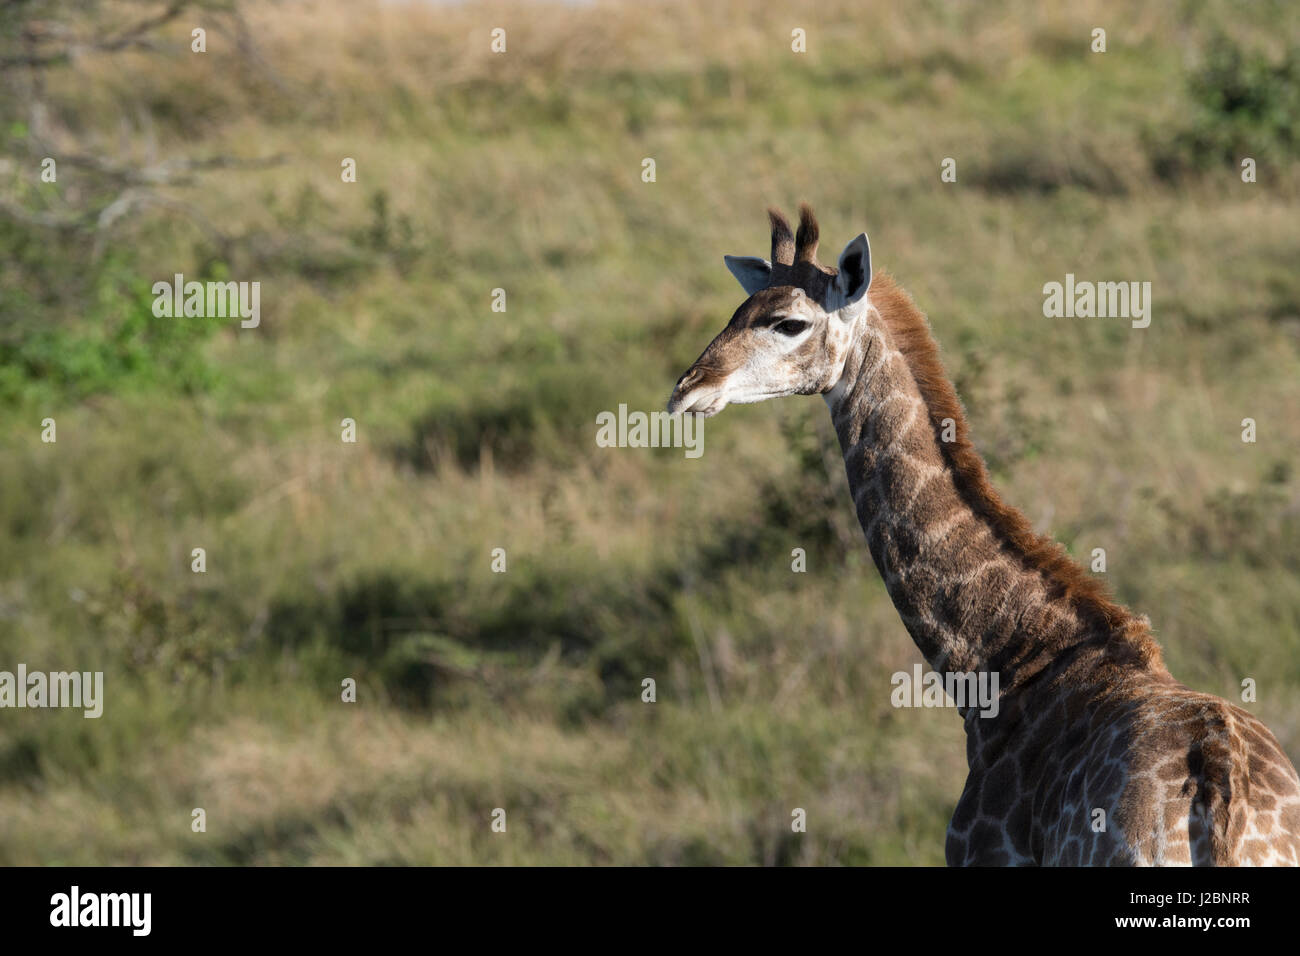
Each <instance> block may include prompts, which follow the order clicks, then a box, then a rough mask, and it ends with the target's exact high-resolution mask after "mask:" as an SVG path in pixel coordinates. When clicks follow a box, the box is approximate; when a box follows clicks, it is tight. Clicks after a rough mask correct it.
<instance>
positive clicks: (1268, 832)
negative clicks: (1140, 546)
mask: <svg viewBox="0 0 1300 956" xmlns="http://www.w3.org/2000/svg"><path fill="white" fill-rule="evenodd" d="M769 218H770V222H771V240H772V241H771V256H770V258H769V259H762V258H759V257H755V256H727V257H726V259H725V262H726V265H727V268H728V269H730V270H731V272H732V274H733V275H734V276H735V277H736V279H737V280H738V281H739V282H740V284H741V286H742V288H744V290H745V292H746V294H747V296H748V298H746V300H745V301H744V302H743V303H742V304H741V306H740V308H738V309H737V310H736V312H735V314H734V315H733V316H732V317H731V321H730V322H728V324H727V325H726V327H725V328H724V329H723V330H722V331H721V332H720V333H719V334H718V335H717V337H716V338H714V340H713V341H712V342H711V343H709V346H708V347H707V348H706V349H705V350H704V353H703V354H702V355H701V356H700V357H699V359H697V360H696V361H695V363H694V364H692V365H691V367H690V368H689V369H687V371H686V373H685V374H684V375H682V377H681V378H680V379H679V380H678V382H677V385H676V387H675V388H674V389H673V393H672V396H671V397H670V399H669V401H668V410H669V411H670V412H674V413H676V412H682V413H695V414H703V415H715V414H717V413H718V412H720V411H721V410H722V409H723V408H724V407H725V406H727V405H728V404H743V403H749V402H759V401H764V400H766V399H769V398H777V397H781V396H785V395H812V394H820V395H822V396H823V397H824V398H825V400H826V403H827V405H828V406H829V408H830V413H831V418H832V421H833V422H834V425H835V430H836V433H837V435H838V437H839V441H840V446H841V448H842V449H843V452H844V465H845V469H846V471H847V473H848V479H849V487H850V489H851V491H852V494H853V503H854V506H855V507H856V509H857V513H858V520H859V521H860V522H861V524H862V528H863V532H864V534H865V536H866V541H867V546H868V548H869V549H870V551H871V556H872V558H873V560H874V561H875V563H876V566H877V568H878V569H879V570H880V574H881V577H882V578H883V579H884V582H885V586H886V588H887V589H888V591H889V595H890V598H891V599H892V600H893V603H894V606H895V608H897V610H898V612H899V616H900V617H901V618H902V621H903V624H904V626H905V627H906V628H907V630H908V633H909V634H911V636H912V639H913V640H914V641H915V642H916V645H917V647H918V648H919V649H920V651H921V654H922V655H923V656H924V657H925V659H926V660H927V662H928V663H929V665H930V667H931V668H933V669H934V670H935V671H937V672H954V671H956V672H965V673H997V674H998V676H999V691H998V693H999V702H998V703H999V706H998V707H997V708H996V712H995V714H996V715H995V716H981V715H980V713H979V712H978V711H977V710H975V709H974V708H969V707H968V708H964V709H961V710H959V712H960V713H961V714H962V717H963V719H964V721H965V728H966V735H967V748H966V749H967V762H968V764H969V768H970V773H969V775H968V777H967V780H966V786H965V788H964V790H963V792H962V794H961V797H960V799H959V800H958V801H957V805H956V809H955V811H954V813H953V817H952V821H951V823H950V824H949V827H948V837H947V846H946V854H947V859H948V862H949V863H950V864H954V865H1011V864H1020V865H1034V864H1040V865H1179V864H1181V865H1189V864H1191V865H1218V866H1224V865H1243V864H1265V865H1291V866H1296V865H1300V777H1297V775H1296V771H1295V768H1294V767H1293V766H1292V764H1291V762H1290V760H1289V759H1288V758H1287V756H1286V754H1285V752H1284V751H1283V749H1282V747H1281V745H1280V744H1279V743H1278V741H1277V739H1276V738H1275V737H1274V736H1273V734H1272V733H1270V732H1269V730H1268V728H1267V727H1265V726H1264V724H1263V723H1262V722H1261V721H1259V720H1258V719H1257V718H1255V717H1254V716H1252V715H1251V714H1250V713H1248V712H1247V711H1245V710H1243V709H1242V708H1240V707H1237V706H1235V705H1233V704H1230V703H1228V702H1227V701H1225V700H1222V699H1221V698H1218V697H1214V696H1212V695H1209V694H1203V693H1199V692H1196V691H1193V690H1191V689H1189V688H1187V687H1185V686H1183V685H1182V684H1180V683H1179V682H1178V681H1176V680H1175V679H1174V678H1173V677H1172V676H1171V675H1170V673H1169V671H1168V670H1167V669H1166V667H1165V665H1164V662H1163V659H1162V656H1161V653H1160V647H1159V645H1158V644H1157V643H1156V641H1155V638H1154V637H1153V636H1152V634H1151V627H1150V622H1149V621H1148V620H1147V619H1146V617H1144V616H1140V615H1137V614H1135V613H1133V612H1131V611H1130V610H1128V609H1127V608H1124V607H1121V606H1119V605H1117V604H1115V603H1114V602H1113V601H1112V600H1111V599H1110V597H1109V596H1108V594H1107V593H1106V591H1105V589H1104V588H1103V587H1102V586H1101V584H1100V583H1099V582H1098V580H1097V579H1096V578H1093V577H1092V576H1090V575H1089V574H1087V572H1085V571H1084V570H1083V569H1082V568H1081V567H1080V566H1079V565H1077V564H1076V563H1075V562H1074V561H1073V560H1072V559H1071V558H1070V557H1069V555H1068V554H1067V553H1066V552H1065V550H1064V549H1063V548H1062V547H1061V546H1060V545H1059V544H1057V543H1055V542H1054V541H1052V540H1051V539H1050V538H1047V537H1044V536H1040V535H1038V534H1037V533H1036V532H1035V531H1034V530H1033V528H1032V527H1031V525H1030V524H1029V522H1028V520H1027V519H1026V518H1025V517H1024V515H1023V514H1021V513H1020V512H1019V511H1017V510H1016V509H1014V508H1012V507H1010V506H1008V505H1007V504H1005V503H1004V502H1003V501H1002V499H1001V498H1000V497H999V496H998V494H997V492H996V491H995V490H994V489H993V487H992V485H991V484H990V482H989V478H988V473H987V469H986V468H985V465H984V462H983V459H982V458H981V457H980V455H979V453H978V452H977V451H976V450H975V446H974V444H973V443H972V442H971V440H970V437H969V432H968V429H967V425H966V417H965V414H964V412H963V410H962V407H961V403H960V401H959V400H958V398H957V394H956V392H955V391H954V389H953V387H952V385H951V384H950V382H949V380H948V378H947V375H946V374H945V372H944V370H943V366H942V363H941V362H940V360H939V354H938V347H937V345H936V344H935V342H934V340H933V338H932V337H931V335H930V330H929V325H928V323H927V320H926V318H925V315H924V314H923V313H922V312H921V311H920V310H919V309H918V308H917V307H916V305H915V304H914V303H913V301H912V299H911V297H910V296H909V295H908V294H907V293H906V292H904V291H903V290H902V289H901V288H900V287H899V286H898V285H896V284H895V282H894V281H893V279H892V278H891V277H890V276H888V275H886V274H883V273H875V274H873V271H872V266H871V249H870V245H869V243H868V241H867V237H866V234H865V233H864V234H861V235H859V236H857V237H856V238H854V239H853V240H852V241H851V242H849V244H848V245H847V246H845V248H844V251H843V252H842V253H841V254H840V257H839V261H838V267H837V268H834V269H832V268H829V267H827V266H824V265H822V264H821V263H819V262H818V261H817V246H818V240H819V233H820V230H819V228H818V226H817V220H816V218H815V217H814V216H813V213H812V210H811V209H810V208H809V207H808V206H807V205H803V206H802V207H801V209H800V218H799V227H798V231H797V232H794V231H792V230H791V228H790V225H789V223H788V222H787V220H786V219H785V217H784V216H782V215H781V214H780V213H779V212H777V211H776V210H770V211H769Z"/></svg>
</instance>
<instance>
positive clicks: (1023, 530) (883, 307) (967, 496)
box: [868, 273, 1161, 666]
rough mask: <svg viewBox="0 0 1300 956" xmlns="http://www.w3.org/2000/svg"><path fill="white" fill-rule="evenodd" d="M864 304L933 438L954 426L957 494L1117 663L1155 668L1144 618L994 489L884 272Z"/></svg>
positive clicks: (912, 313) (925, 339)
mask: <svg viewBox="0 0 1300 956" xmlns="http://www.w3.org/2000/svg"><path fill="white" fill-rule="evenodd" d="M868 299H869V301H870V303H871V305H872V306H873V307H874V308H875V309H876V311H877V312H879V314H880V317H881V319H882V320H883V322H884V325H885V328H886V329H887V330H888V332H889V335H890V336H891V338H892V339H893V343H894V347H895V348H897V349H898V350H899V351H900V352H901V353H902V354H903V358H904V360H905V361H906V362H907V365H908V368H909V369H910V370H911V372H912V376H913V378H915V379H916V384H917V386H918V388H919V389H920V392H921V398H922V401H924V402H925V405H926V408H927V410H928V411H929V413H930V421H931V423H932V424H933V425H934V427H935V429H936V432H938V431H940V430H942V428H943V424H942V423H943V420H944V419H945V418H950V419H952V421H953V423H954V426H955V431H956V437H955V440H953V441H946V442H945V441H940V442H939V447H940V449H942V454H943V455H944V457H945V460H946V461H947V463H948V466H949V467H950V468H951V469H952V474H953V484H954V485H955V486H956V488H957V492H958V494H960V495H961V496H962V498H963V500H965V501H966V503H967V504H968V505H969V506H970V507H971V508H972V509H973V510H974V511H975V513H976V514H978V515H980V516H981V517H983V518H984V519H985V520H986V521H987V522H988V524H989V527H990V528H991V529H992V531H993V533H994V534H995V535H996V536H997V537H999V538H1000V539H1002V540H1003V541H1004V542H1005V543H1006V545H1007V547H1008V548H1009V549H1011V550H1012V551H1013V552H1015V553H1016V554H1019V555H1020V556H1021V557H1022V559H1023V560H1024V563H1025V565H1026V567H1029V568H1032V569H1035V570H1037V571H1039V572H1041V573H1042V575H1043V577H1044V578H1045V579H1046V580H1047V581H1048V582H1049V583H1050V586H1051V589H1052V591H1053V592H1054V594H1055V595H1056V596H1059V597H1063V598H1065V599H1066V600H1067V601H1069V602H1070V603H1071V604H1072V606H1073V607H1074V608H1075V610H1076V612H1077V613H1079V614H1080V616H1081V617H1082V618H1084V620H1085V621H1089V622H1090V623H1093V624H1094V625H1095V626H1097V627H1098V628H1100V630H1101V632H1102V634H1104V635H1105V638H1106V640H1107V641H1108V644H1109V646H1110V647H1111V648H1112V649H1113V650H1114V651H1116V652H1119V653H1118V654H1117V655H1116V656H1117V657H1119V658H1121V659H1123V660H1127V661H1133V660H1134V656H1135V655H1136V660H1137V662H1139V663H1141V664H1147V665H1153V666H1159V665H1160V663H1161V654H1160V645H1159V644H1157V643H1156V641H1155V638H1154V637H1152V635H1151V632H1150V625H1149V622H1148V621H1147V620H1146V618H1144V617H1138V616H1136V615H1134V614H1133V613H1132V612H1131V611H1129V610H1128V608H1125V607H1123V606H1121V605H1119V604H1116V603H1115V602H1114V601H1113V600H1111V597H1110V594H1109V592H1108V591H1107V589H1106V587H1105V585H1104V584H1102V582H1101V581H1099V580H1098V579H1097V578H1094V577H1092V576H1091V575H1089V574H1088V573H1087V572H1086V571H1084V569H1083V568H1082V567H1080V566H1079V565H1078V564H1077V563H1076V562H1075V561H1074V559H1073V558H1071V557H1070V555H1069V553H1068V552H1067V551H1066V550H1065V548H1064V547H1062V546H1061V545H1060V544H1058V543H1057V542H1056V541H1054V540H1053V539H1052V538H1050V537H1047V536H1046V535H1040V534H1038V533H1037V532H1035V531H1034V529H1033V526H1032V525H1030V523H1029V519H1028V518H1026V517H1025V516H1024V514H1023V513H1022V512H1020V511H1019V510H1017V509H1015V508H1013V507H1011V506H1010V505H1008V504H1006V503H1005V502H1004V501H1003V500H1002V498H1001V497H1000V496H999V495H998V493H997V491H996V490H994V488H993V485H992V483H991V482H990V481H989V475H988V470H987V469H986V468H985V465H984V459H983V458H982V457H981V456H980V453H979V452H978V451H977V450H976V449H975V445H974V443H973V442H972V441H971V439H970V430H969V428H968V426H967V424H966V414H965V410H964V409H963V408H962V404H961V400H960V399H959V398H958V397H957V392H956V390H955V389H954V388H953V386H952V384H951V383H950V381H949V380H948V376H947V374H946V373H945V371H944V368H943V363H942V361H941V360H940V358H939V346H938V345H937V344H936V342H935V340H934V338H933V337H932V336H931V334H930V326H929V323H928V322H927V320H926V317H925V313H923V312H922V311H921V310H920V309H919V308H917V306H916V303H915V302H913V301H912V297H911V296H910V295H908V294H907V292H906V291H904V290H903V289H902V288H900V287H899V286H898V284H897V283H896V282H895V281H894V279H893V277H892V276H890V275H888V274H886V273H877V274H875V275H874V276H872V279H871V286H870V290H869V292H868Z"/></svg>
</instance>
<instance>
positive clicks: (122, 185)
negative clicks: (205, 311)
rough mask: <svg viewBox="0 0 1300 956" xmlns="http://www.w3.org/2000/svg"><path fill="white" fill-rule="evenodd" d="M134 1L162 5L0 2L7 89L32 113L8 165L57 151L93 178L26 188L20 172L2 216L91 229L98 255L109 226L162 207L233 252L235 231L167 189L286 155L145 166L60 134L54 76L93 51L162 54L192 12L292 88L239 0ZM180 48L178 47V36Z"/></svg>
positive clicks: (35, 162) (4, 144) (1, 66)
mask: <svg viewBox="0 0 1300 956" xmlns="http://www.w3.org/2000/svg"><path fill="white" fill-rule="evenodd" d="M135 5H136V6H147V7H153V8H154V9H152V10H151V11H150V12H148V13H143V14H139V15H135V16H132V17H130V18H127V16H126V15H125V14H124V13H123V12H122V11H123V4H121V3H111V2H104V0H65V2H63V3H35V2H32V0H0V90H3V92H4V93H5V94H7V96H8V97H9V98H12V99H13V100H16V101H21V100H23V99H26V101H27V114H28V116H27V120H28V121H27V123H26V124H17V126H16V127H15V129H19V130H20V131H19V132H17V133H14V132H12V131H11V130H7V129H5V128H2V127H0V171H3V170H4V166H6V165H9V164H12V166H13V168H15V169H23V168H27V169H31V170H33V171H35V170H36V169H38V168H39V164H40V162H41V160H42V159H44V158H45V157H51V158H54V159H55V160H56V162H57V164H58V165H59V166H61V167H62V166H70V167H72V168H73V169H79V170H81V171H82V172H83V173H84V174H85V175H81V176H78V177H77V180H76V181H77V188H76V189H63V188H59V189H57V191H56V190H43V189H38V188H33V186H32V185H24V184H23V182H22V180H21V177H20V179H19V181H18V182H17V183H15V186H16V189H10V190H6V191H3V192H0V217H3V218H6V219H8V220H10V221H11V222H16V223H20V224H22V225H24V226H28V227H35V228H41V229H53V230H56V231H59V232H63V233H67V234H78V233H83V234H86V235H87V236H88V237H93V243H92V246H91V248H92V251H93V254H94V255H95V256H96V257H97V256H98V255H99V252H100V251H101V250H102V248H103V244H104V233H105V232H106V231H107V230H108V229H109V228H111V227H112V226H113V225H114V224H115V223H117V222H119V221H121V220H122V219H123V218H124V217H126V216H128V215H130V214H132V213H134V212H136V211H138V210H142V209H145V208H150V207H153V208H160V209H166V210H171V211H173V212H177V213H180V214H182V215H184V216H185V217H186V218H187V219H189V220H190V221H191V222H193V223H194V224H195V225H197V226H198V227H199V228H200V229H201V230H202V231H203V232H204V233H205V234H207V235H208V236H209V238H211V239H213V240H214V241H215V242H216V244H217V245H218V246H220V247H223V249H224V247H226V246H227V245H228V243H229V239H228V237H227V236H225V235H224V234H223V233H222V232H221V230H220V229H218V228H217V227H216V226H215V225H214V224H213V223H212V222H211V221H210V220H209V219H208V218H207V217H206V216H205V215H203V214H202V212H201V211H200V210H199V209H198V208H197V207H195V206H193V205H192V204H190V203H186V202H183V201H182V200H180V199H178V198H176V197H174V196H168V195H165V194H163V193H162V192H160V190H161V189H164V188H166V187H175V186H188V185H193V184H194V183H195V181H196V178H197V177H198V176H199V175H201V174H203V173H206V172H210V171H215V170H222V169H258V168H265V167H268V166H274V165H277V164H279V163H282V162H284V161H285V160H286V158H287V157H285V156H284V155H282V154H277V155H273V156H262V157H252V158H241V157H233V156H224V155H218V156H207V157H192V156H180V157H175V156H173V157H170V158H167V159H164V160H162V161H159V162H153V163H148V164H144V165H140V164H132V163H128V162H123V161H120V160H118V159H115V158H112V157H109V156H102V155H94V154H92V153H89V152H86V151H84V150H82V149H78V150H76V151H72V150H69V149H67V148H65V147H63V146H60V145H59V144H58V142H57V141H58V140H60V139H62V140H65V141H66V140H68V139H70V138H71V137H69V136H67V135H63V136H59V135H56V133H55V130H53V129H52V128H51V127H52V121H51V119H50V117H51V115H52V112H53V111H52V110H51V109H50V107H49V105H48V102H47V94H46V87H47V84H46V76H47V74H51V73H52V72H53V71H56V70H60V69H65V68H69V67H74V68H75V64H76V62H77V60H78V59H79V58H81V57H82V56H84V55H90V54H95V55H109V56H112V55H114V54H118V53H122V52H125V51H128V50H131V51H144V52H153V53H161V52H162V51H163V50H164V49H166V47H164V45H163V44H162V43H161V41H160V34H161V33H162V31H164V30H166V29H167V28H168V27H169V26H172V25H173V24H175V23H176V22H177V21H178V19H179V18H180V17H181V16H182V14H184V13H185V12H186V11H187V10H195V11H197V12H198V13H200V14H202V15H203V16H204V22H205V24H206V25H207V26H209V27H210V28H211V29H213V30H216V31H218V32H221V33H226V34H228V35H230V36H232V37H233V39H234V43H233V48H234V49H235V50H236V51H237V54H238V55H239V56H241V57H243V58H245V59H246V60H249V61H251V62H253V63H255V64H256V65H257V66H258V67H259V69H260V70H261V71H262V72H263V73H264V74H266V75H268V76H270V79H271V81H272V82H273V83H275V85H277V86H280V87H281V88H283V84H282V83H280V81H279V78H278V77H275V76H274V74H273V72H272V71H271V70H270V67H269V66H268V65H267V64H266V63H265V61H264V59H263V58H262V57H261V55H260V53H259V52H258V51H257V49H256V45H255V44H254V42H253V40H252V36H251V33H250V31H249V30H248V27H247V25H246V24H245V22H244V19H243V17H242V16H241V15H240V12H239V10H238V7H237V5H236V3H235V2H233V0H209V2H206V3H204V2H192V0H174V2H170V3H166V4H157V3H143V4H141V3H137V4H135ZM115 20H126V23H125V25H118V24H117V23H115V22H114V21H115ZM171 45H172V46H173V47H174V45H175V41H174V40H173V41H172V44H171ZM145 119H146V120H147V119H148V117H147V116H146V117H145ZM3 153H8V154H9V155H8V156H4V155H3ZM6 159H7V160H8V161H9V162H8V163H6V162H5V160H6ZM33 175H34V174H33ZM32 182H33V183H34V179H33V180H32Z"/></svg>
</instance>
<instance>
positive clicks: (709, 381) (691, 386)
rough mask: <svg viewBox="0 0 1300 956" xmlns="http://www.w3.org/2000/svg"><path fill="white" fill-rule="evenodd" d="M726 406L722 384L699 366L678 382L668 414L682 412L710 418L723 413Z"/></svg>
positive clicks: (670, 399) (693, 367)
mask: <svg viewBox="0 0 1300 956" xmlns="http://www.w3.org/2000/svg"><path fill="white" fill-rule="evenodd" d="M726 404H727V400H726V398H725V397H724V395H723V388H722V383H721V382H718V381H716V380H715V379H713V378H712V377H711V376H710V375H709V373H708V372H707V371H705V370H704V369H701V368H700V367H699V366H691V368H689V369H687V370H686V374H685V375H683V376H682V377H681V378H680V379H678V380H677V386H676V388H674V389H673V394H672V395H671V396H670V397H669V399H668V414H670V415H676V414H677V413H679V412H682V413H690V414H696V415H703V416H704V417H705V418H708V417H710V416H713V415H716V414H718V412H720V411H722V409H723V408H724V407H725V406H726Z"/></svg>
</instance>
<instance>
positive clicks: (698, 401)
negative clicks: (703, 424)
mask: <svg viewBox="0 0 1300 956" xmlns="http://www.w3.org/2000/svg"><path fill="white" fill-rule="evenodd" d="M726 407H727V400H726V399H725V398H723V397H722V395H720V394H718V393H716V392H715V393H714V394H712V395H700V396H681V395H677V394H674V395H673V396H672V398H670V399H668V414H670V415H676V414H678V413H681V414H683V415H703V416H704V417H705V418H712V417H713V416H714V415H716V414H718V412H720V411H722V410H723V409H724V408H726Z"/></svg>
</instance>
